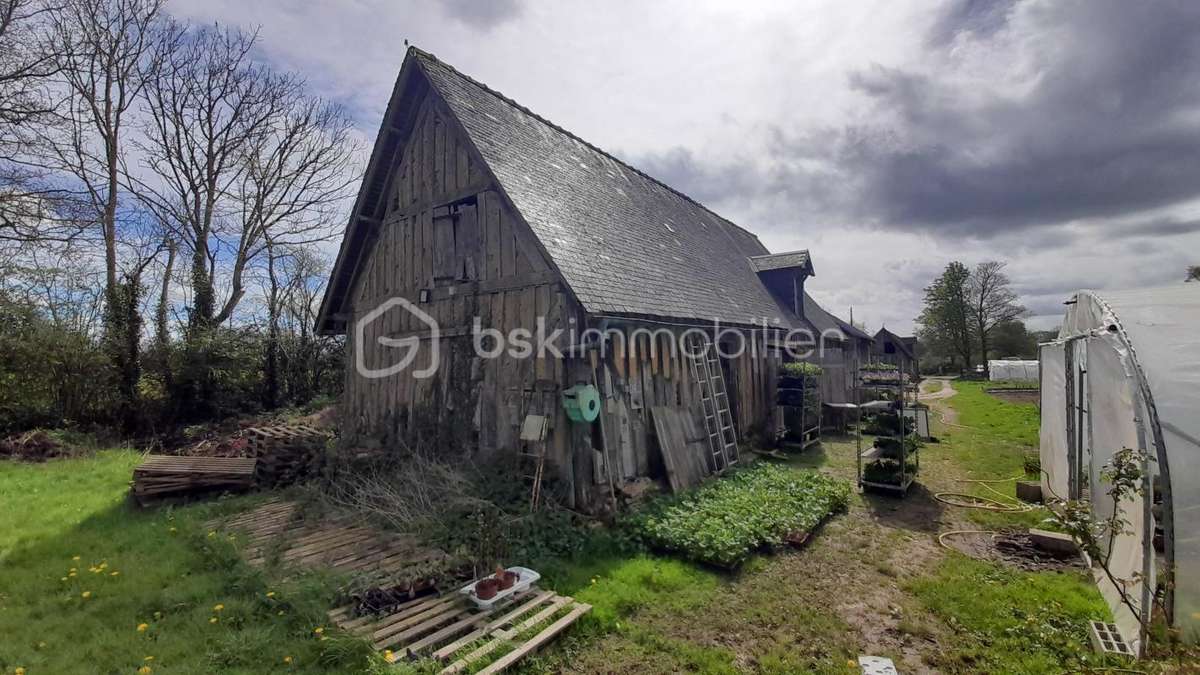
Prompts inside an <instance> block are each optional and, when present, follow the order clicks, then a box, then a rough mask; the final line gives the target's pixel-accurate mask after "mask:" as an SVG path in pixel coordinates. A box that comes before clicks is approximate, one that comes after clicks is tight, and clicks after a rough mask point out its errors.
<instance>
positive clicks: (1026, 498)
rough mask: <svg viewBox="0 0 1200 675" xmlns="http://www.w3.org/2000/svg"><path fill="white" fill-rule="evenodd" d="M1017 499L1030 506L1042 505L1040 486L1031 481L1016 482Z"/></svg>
mask: <svg viewBox="0 0 1200 675" xmlns="http://www.w3.org/2000/svg"><path fill="white" fill-rule="evenodd" d="M1017 499H1020V500H1021V501H1023V502H1029V503H1031V504H1041V503H1042V484H1041V483H1035V482H1034V481H1031V480H1019V481H1017Z"/></svg>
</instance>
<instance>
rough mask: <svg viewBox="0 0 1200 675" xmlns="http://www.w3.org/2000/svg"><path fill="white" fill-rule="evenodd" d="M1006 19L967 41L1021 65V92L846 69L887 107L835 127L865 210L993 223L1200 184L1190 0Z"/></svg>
mask: <svg viewBox="0 0 1200 675" xmlns="http://www.w3.org/2000/svg"><path fill="white" fill-rule="evenodd" d="M968 4H970V3H968ZM948 16H950V17H954V16H956V15H955V14H954V13H951V14H950V15H948ZM961 16H965V17H966V18H967V19H972V17H974V16H975V14H973V13H971V12H968V13H967V14H966V15H961ZM961 16H960V18H961ZM1007 18H1008V24H1007V26H1006V28H1007V30H1006V31H1000V32H997V33H993V34H992V35H989V36H987V37H979V36H978V35H971V36H967V39H969V40H972V41H974V42H975V44H974V45H973V46H974V47H975V48H977V49H983V50H987V49H994V50H995V51H994V57H995V58H996V59H1001V60H1002V61H1003V62H1009V63H1012V64H1013V65H1014V66H1016V65H1018V64H1022V63H1024V64H1026V67H1027V70H1028V72H1029V73H1030V75H1029V81H1028V89H1027V92H1025V93H1022V94H1021V95H1014V94H1012V93H1004V92H1003V90H1001V89H999V88H997V90H996V91H994V92H991V93H990V94H989V93H988V92H983V91H979V90H978V87H981V86H984V85H982V84H980V83H979V82H978V81H975V84H973V85H971V86H972V88H971V89H967V88H966V86H965V85H962V84H959V83H960V82H961V81H962V80H955V79H953V78H945V79H943V78H940V77H937V76H936V75H928V74H922V73H915V72H911V71H908V70H901V69H889V68H884V67H878V66H876V67H873V68H870V69H866V70H863V71H860V72H858V73H856V74H854V75H853V76H852V77H851V86H852V87H854V88H855V89H857V90H858V91H860V92H862V93H863V94H865V95H866V96H867V97H868V98H869V100H870V101H871V102H872V103H873V110H874V111H876V112H877V113H878V114H879V116H880V117H887V118H891V119H890V121H889V123H886V124H881V125H876V124H874V123H872V124H867V125H861V126H860V127H858V128H854V129H850V130H848V131H846V132H845V134H844V136H843V141H844V143H843V147H842V156H841V157H840V160H839V163H840V166H841V168H842V169H843V170H844V171H845V172H846V174H847V175H848V176H851V177H852V178H853V180H854V181H855V182H856V183H857V192H858V195H859V197H860V198H861V200H862V201H861V204H862V206H863V207H864V214H865V215H869V216H871V217H873V218H875V219H877V220H878V221H880V222H883V223H886V224H892V225H896V226H900V227H907V228H913V229H932V230H937V231H942V232H945V233H947V234H974V235H980V236H989V235H991V234H995V233H997V232H1001V231H1005V230H1011V229H1016V228H1023V227H1028V226H1034V225H1038V224H1044V223H1052V222H1061V221H1064V220H1071V219H1080V218H1099V217H1112V216H1118V215H1122V214H1128V213H1132V212H1137V211H1140V210H1145V209H1149V208H1154V207H1160V206H1166V205H1170V204H1174V203H1177V202H1180V201H1183V200H1186V199H1190V198H1195V197H1198V196H1200V115H1198V114H1197V112H1198V111H1200V87H1198V84H1197V79H1196V73H1197V72H1200V3H1184V2H1178V3H1130V2H1117V1H1108V2H1060V3H1054V4H1049V3H1040V2H1035V3H1029V2H1026V3H1022V4H1020V5H1017V6H1016V7H1014V8H1013V9H1012V13H1011V14H1009V15H1008V16H1007ZM943 23H944V22H943ZM938 30H940V31H942V33H943V34H944V33H945V32H946V31H948V30H950V29H949V28H947V27H946V26H944V25H940V27H939V29H938ZM981 41H982V42H981ZM993 42H994V43H995V44H991V43H993Z"/></svg>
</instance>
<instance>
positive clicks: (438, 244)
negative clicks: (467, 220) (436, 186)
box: [433, 207, 455, 283]
mask: <svg viewBox="0 0 1200 675" xmlns="http://www.w3.org/2000/svg"><path fill="white" fill-rule="evenodd" d="M454 220H455V219H454V214H453V213H451V211H450V209H449V208H446V207H442V208H438V209H434V211H433V280H434V283H437V282H444V281H448V280H451V279H454V277H455V274H454V262H455V255H454Z"/></svg>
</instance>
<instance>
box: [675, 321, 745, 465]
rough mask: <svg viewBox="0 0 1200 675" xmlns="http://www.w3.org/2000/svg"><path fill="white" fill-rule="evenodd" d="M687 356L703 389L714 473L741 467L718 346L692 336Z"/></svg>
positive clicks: (705, 420) (688, 343) (697, 335)
mask: <svg viewBox="0 0 1200 675" xmlns="http://www.w3.org/2000/svg"><path fill="white" fill-rule="evenodd" d="M684 352H685V354H684V356H685V357H686V358H687V359H688V361H689V362H690V363H691V364H692V377H693V379H695V381H696V384H698V385H699V387H700V405H701V408H702V410H701V412H702V413H703V414H704V429H705V431H706V432H707V433H708V446H709V448H710V450H711V453H712V470H713V473H717V474H719V473H722V472H724V471H725V470H726V469H728V468H729V467H731V466H733V465H734V464H737V461H738V446H737V430H736V429H734V427H733V414H732V413H731V412H730V410H729V392H728V390H727V389H726V388H725V376H724V375H723V374H722V372H721V360H720V358H718V356H717V349H716V346H715V345H713V343H712V341H711V340H709V339H708V336H707V335H703V334H698V333H696V332H690V333H688V340H687V345H686V347H685V349H684Z"/></svg>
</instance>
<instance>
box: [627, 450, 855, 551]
mask: <svg viewBox="0 0 1200 675" xmlns="http://www.w3.org/2000/svg"><path fill="white" fill-rule="evenodd" d="M849 499H850V486H849V484H848V483H846V482H845V481H842V480H838V479H835V478H831V477H828V476H825V475H822V474H818V473H810V472H802V471H797V470H795V469H789V468H785V467H781V466H777V465H773V464H757V465H754V466H752V467H748V468H745V469H741V470H738V471H735V472H733V473H732V474H730V475H728V476H726V477H724V478H722V479H720V480H714V481H712V482H709V483H706V484H705V485H703V486H701V487H699V488H697V489H695V490H692V491H689V492H686V493H683V494H678V495H671V496H667V497H662V498H660V499H658V500H655V501H653V502H651V503H649V504H648V505H647V506H646V507H644V508H643V509H641V510H640V511H638V512H637V513H635V514H634V515H633V516H632V517H631V521H630V523H631V525H632V527H633V529H634V530H635V531H636V532H637V533H638V534H639V535H640V536H641V537H642V538H643V539H644V540H645V542H646V543H647V544H649V545H650V546H653V547H656V548H662V549H666V550H670V551H676V552H679V553H681V554H683V555H684V556H686V557H688V558H691V559H693V560H698V561H701V562H706V563H710V564H713V565H718V566H721V567H727V568H730V567H736V566H738V565H740V564H741V563H743V562H744V561H745V560H746V559H747V558H748V557H749V556H750V554H751V553H752V552H753V551H754V550H756V549H759V548H761V547H764V546H775V545H779V544H780V543H782V542H783V539H784V537H785V536H786V535H788V534H789V533H793V532H798V531H800V532H807V531H811V530H812V529H813V528H814V527H816V526H817V525H818V524H819V523H820V522H821V521H823V520H825V518H826V517H828V516H829V515H830V514H832V513H835V512H840V511H844V510H845V508H846V506H847V504H848V503H849Z"/></svg>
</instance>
